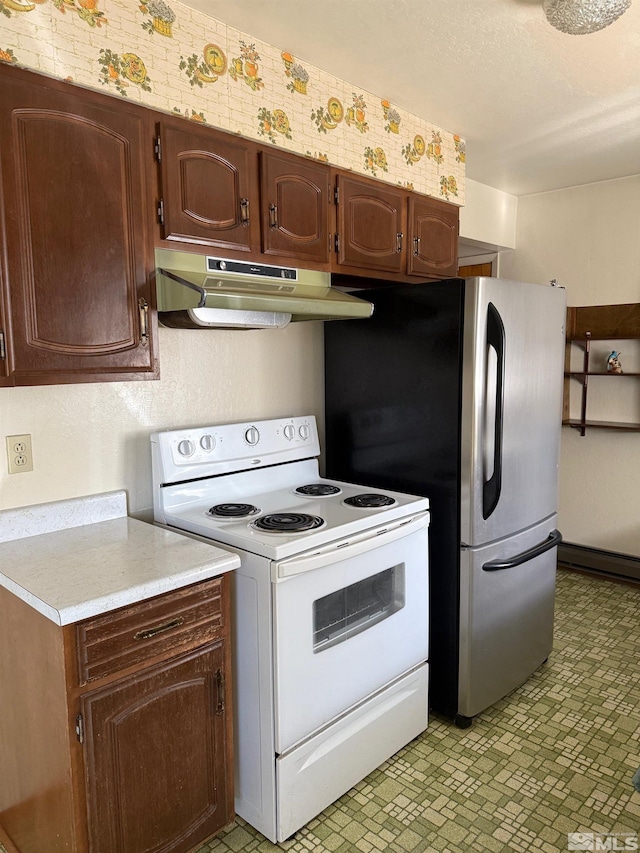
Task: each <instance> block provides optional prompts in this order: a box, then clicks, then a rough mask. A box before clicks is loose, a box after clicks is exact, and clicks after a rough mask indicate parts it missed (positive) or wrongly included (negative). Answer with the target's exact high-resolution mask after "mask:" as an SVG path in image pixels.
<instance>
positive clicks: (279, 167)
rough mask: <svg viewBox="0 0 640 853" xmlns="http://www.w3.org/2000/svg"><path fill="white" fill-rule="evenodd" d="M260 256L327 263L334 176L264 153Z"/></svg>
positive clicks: (294, 159) (319, 168) (295, 159)
mask: <svg viewBox="0 0 640 853" xmlns="http://www.w3.org/2000/svg"><path fill="white" fill-rule="evenodd" d="M260 189H261V199H262V252H263V253H264V254H265V255H277V256H279V257H281V258H291V259H292V260H294V261H312V262H315V263H317V264H328V263H329V251H330V250H329V197H330V196H329V194H330V190H331V182H330V170H329V168H328V167H327V166H325V165H323V164H322V163H315V162H314V161H313V160H305V159H304V158H302V157H296V156H294V155H291V154H282V153H280V152H277V151H262V152H261V153H260Z"/></svg>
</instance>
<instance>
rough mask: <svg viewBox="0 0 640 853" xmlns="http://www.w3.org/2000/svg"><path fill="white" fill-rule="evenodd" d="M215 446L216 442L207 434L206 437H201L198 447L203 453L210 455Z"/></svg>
mask: <svg viewBox="0 0 640 853" xmlns="http://www.w3.org/2000/svg"><path fill="white" fill-rule="evenodd" d="M215 446H216V440H215V438H214V437H213V436H212V435H210V434H209V433H207V435H203V436H202V438H201V439H200V447H201V448H202V449H203V450H204V452H205V453H211V451H212V450H213V448H214V447H215Z"/></svg>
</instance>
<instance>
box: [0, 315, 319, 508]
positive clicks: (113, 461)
mask: <svg viewBox="0 0 640 853" xmlns="http://www.w3.org/2000/svg"><path fill="white" fill-rule="evenodd" d="M159 343H160V369H161V379H160V380H159V381H157V382H103V383H90V384H81V385H51V386H43V387H33V388H3V389H0V436H1V437H2V444H3V446H2V453H1V454H0V457H1V458H0V509H7V508H9V507H17V506H27V505H30V504H36V503H44V502H47V501H53V500H62V499H64V498H70V497H76V496H79V495H90V494H96V493H98V492H105V491H110V490H112V489H125V490H126V491H127V494H128V498H129V511H130V512H132V513H139V512H140V511H142V510H146V509H148V508H149V507H151V505H152V498H151V453H150V444H149V435H150V433H151V432H153V431H154V430H158V429H172V428H178V427H182V426H198V425H204V424H215V423H225V422H233V421H242V420H249V419H259V418H270V417H279V416H286V415H302V414H316V415H322V410H323V379H322V376H323V335H322V323H319V322H307V323H295V324H292V325H291V326H289V327H288V328H286V329H282V330H260V331H257V330H256V331H226V330H206V331H205V330H202V331H201V330H182V329H160V342H159ZM22 433H30V434H31V436H32V439H33V457H34V470H33V471H31V472H27V473H23V474H11V475H9V474H8V471H7V459H6V452H5V449H4V436H6V435H17V434H22Z"/></svg>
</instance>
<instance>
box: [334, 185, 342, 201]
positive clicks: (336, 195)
mask: <svg viewBox="0 0 640 853" xmlns="http://www.w3.org/2000/svg"><path fill="white" fill-rule="evenodd" d="M333 201H334V203H335V204H340V187H339V186H337V185H336V187H335V189H334V190H333Z"/></svg>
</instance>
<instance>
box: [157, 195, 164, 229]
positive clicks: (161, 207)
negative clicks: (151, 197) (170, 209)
mask: <svg viewBox="0 0 640 853" xmlns="http://www.w3.org/2000/svg"><path fill="white" fill-rule="evenodd" d="M158 222H159V223H160V225H164V200H163V199H160V201H159V202H158Z"/></svg>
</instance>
